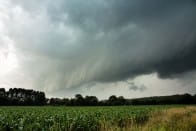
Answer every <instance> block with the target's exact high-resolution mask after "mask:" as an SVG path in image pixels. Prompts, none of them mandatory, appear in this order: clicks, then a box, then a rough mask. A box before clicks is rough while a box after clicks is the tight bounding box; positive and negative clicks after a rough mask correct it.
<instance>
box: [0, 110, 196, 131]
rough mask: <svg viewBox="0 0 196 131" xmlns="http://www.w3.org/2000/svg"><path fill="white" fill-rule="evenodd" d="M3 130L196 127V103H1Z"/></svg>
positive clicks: (171, 130)
mask: <svg viewBox="0 0 196 131" xmlns="http://www.w3.org/2000/svg"><path fill="white" fill-rule="evenodd" d="M0 130H1V131H4V130H5V131H6V130H13V131H18V130H25V131H99V130H100V131H105V130H107V131H118V130H119V131H123V130H124V131H126V130H130V131H132V130H133V131H157V130H160V131H174V130H175V131H176V130H179V131H181V130H182V131H195V130H196V106H120V107H48V106H44V107H0Z"/></svg>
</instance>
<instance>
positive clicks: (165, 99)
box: [0, 88, 196, 106]
mask: <svg viewBox="0 0 196 131" xmlns="http://www.w3.org/2000/svg"><path fill="white" fill-rule="evenodd" d="M163 104H196V94H195V95H190V94H182V95H172V96H156V97H145V98H137V99H125V98H124V97H123V96H119V97H117V96H115V95H112V96H110V97H109V98H108V99H106V100H98V98H97V97H96V96H85V97H83V96H82V95H81V94H76V95H75V97H74V98H71V99H68V98H46V97H45V93H44V92H40V91H34V90H29V89H21V88H11V89H9V90H8V91H6V90H5V89H4V88H0V105H31V106H41V105H53V106H58V105H64V106H119V105H163Z"/></svg>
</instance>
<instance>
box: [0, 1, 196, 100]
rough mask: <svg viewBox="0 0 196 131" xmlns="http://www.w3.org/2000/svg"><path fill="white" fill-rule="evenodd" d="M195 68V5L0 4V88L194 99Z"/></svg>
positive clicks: (69, 94) (61, 94) (70, 94)
mask: <svg viewBox="0 0 196 131" xmlns="http://www.w3.org/2000/svg"><path fill="white" fill-rule="evenodd" d="M195 69H196V1H195V0H85V1H83V0H56V1H54V0H42V1H40V0H0V87H4V88H6V89H9V88H12V87H17V88H31V89H35V90H40V91H44V92H45V93H46V96H47V97H73V96H74V95H75V94H76V93H80V94H82V95H96V96H97V97H98V98H100V99H104V98H108V97H109V96H110V95H112V94H114V95H117V96H120V95H123V96H124V97H127V98H133V97H144V96H156V95H171V94H182V93H191V94H195V93H196V70H195Z"/></svg>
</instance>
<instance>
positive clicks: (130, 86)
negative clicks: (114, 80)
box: [127, 81, 147, 91]
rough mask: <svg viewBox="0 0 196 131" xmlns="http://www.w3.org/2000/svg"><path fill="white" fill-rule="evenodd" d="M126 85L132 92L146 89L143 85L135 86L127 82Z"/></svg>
mask: <svg viewBox="0 0 196 131" xmlns="http://www.w3.org/2000/svg"><path fill="white" fill-rule="evenodd" d="M127 84H128V85H129V89H130V90H133V91H137V90H139V91H144V90H146V89H147V87H146V86H145V85H139V86H138V85H136V84H135V83H134V82H128V81H127Z"/></svg>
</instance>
